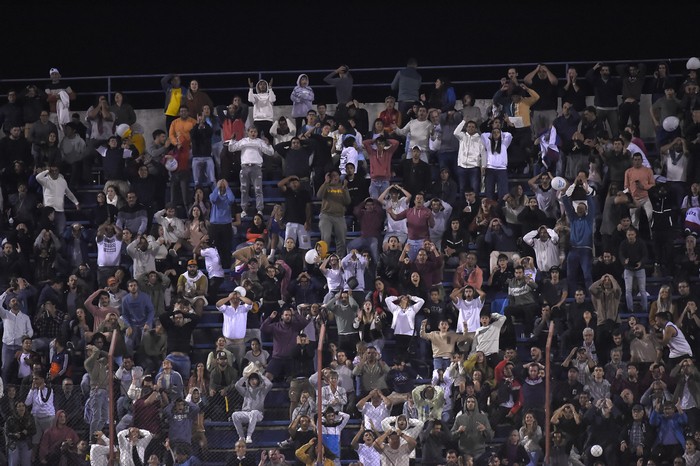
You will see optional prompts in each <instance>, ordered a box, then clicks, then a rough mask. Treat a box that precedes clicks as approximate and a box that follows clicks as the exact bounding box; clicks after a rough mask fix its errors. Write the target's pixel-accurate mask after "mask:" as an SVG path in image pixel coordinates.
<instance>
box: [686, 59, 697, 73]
mask: <svg viewBox="0 0 700 466" xmlns="http://www.w3.org/2000/svg"><path fill="white" fill-rule="evenodd" d="M685 67H686V68H687V69H689V70H697V69H700V59H698V57H690V58H689V59H688V62H687V63H686V64H685Z"/></svg>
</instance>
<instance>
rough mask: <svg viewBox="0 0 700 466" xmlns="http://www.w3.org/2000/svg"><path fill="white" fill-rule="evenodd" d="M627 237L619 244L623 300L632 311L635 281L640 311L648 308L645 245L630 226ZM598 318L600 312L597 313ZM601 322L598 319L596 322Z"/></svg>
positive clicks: (645, 310) (628, 309)
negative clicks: (623, 269)
mask: <svg viewBox="0 0 700 466" xmlns="http://www.w3.org/2000/svg"><path fill="white" fill-rule="evenodd" d="M626 236H627V239H626V241H623V242H622V244H620V262H621V263H622V265H623V267H624V268H625V271H624V275H623V276H624V277H625V300H626V302H627V312H634V308H633V294H632V289H633V284H634V282H635V281H636V282H637V287H638V289H639V294H640V296H641V299H642V312H644V313H646V312H647V311H648V310H649V304H648V298H647V273H646V269H645V268H644V266H645V265H646V262H647V245H646V244H644V242H643V241H642V240H640V239H639V238H637V230H636V229H635V228H634V227H631V228H630V229H629V230H627V235H626ZM598 319H600V313H599V314H598ZM600 323H601V322H600V321H598V324H600Z"/></svg>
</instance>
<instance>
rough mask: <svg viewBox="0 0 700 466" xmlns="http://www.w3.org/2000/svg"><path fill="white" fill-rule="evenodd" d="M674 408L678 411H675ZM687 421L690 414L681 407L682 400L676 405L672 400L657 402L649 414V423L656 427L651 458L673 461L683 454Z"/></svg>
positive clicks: (660, 460)
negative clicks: (684, 430) (684, 431)
mask: <svg viewBox="0 0 700 466" xmlns="http://www.w3.org/2000/svg"><path fill="white" fill-rule="evenodd" d="M674 408H675V410H676V411H677V412H674ZM687 422H688V416H687V415H686V414H685V413H684V412H683V410H682V409H681V407H680V400H679V403H677V404H676V405H675V406H674V405H673V403H672V402H671V401H666V402H664V403H661V402H660V401H659V402H657V403H656V404H655V406H654V407H653V409H652V410H651V414H650V415H649V423H650V424H651V425H652V426H654V427H656V439H655V441H654V444H653V445H652V448H651V458H654V459H655V460H656V461H659V462H672V461H673V459H674V458H676V457H678V456H681V455H683V451H684V450H685V436H684V435H683V429H684V426H685V425H686V424H687Z"/></svg>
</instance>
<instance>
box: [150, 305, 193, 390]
mask: <svg viewBox="0 0 700 466" xmlns="http://www.w3.org/2000/svg"><path fill="white" fill-rule="evenodd" d="M159 320H160V323H161V324H162V325H163V328H164V329H165V331H166V333H167V337H168V344H167V352H168V355H167V356H166V359H167V360H169V361H170V362H171V364H172V365H173V366H174V369H175V370H176V371H177V372H178V373H179V374H180V376H181V377H182V379H183V380H185V381H186V380H187V379H188V378H189V376H190V371H191V362H190V357H189V353H190V350H191V345H190V341H191V340H192V333H193V332H194V330H195V328H196V327H197V324H198V323H199V316H198V315H197V314H196V313H195V312H193V311H192V310H191V309H190V311H189V312H185V311H183V310H180V309H174V310H173V312H172V313H170V314H166V313H163V314H161V315H160V316H159ZM173 399H174V398H173Z"/></svg>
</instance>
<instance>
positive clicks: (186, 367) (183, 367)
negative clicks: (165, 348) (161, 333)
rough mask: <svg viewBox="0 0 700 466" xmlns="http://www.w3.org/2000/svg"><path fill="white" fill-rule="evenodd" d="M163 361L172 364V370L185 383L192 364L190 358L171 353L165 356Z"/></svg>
mask: <svg viewBox="0 0 700 466" xmlns="http://www.w3.org/2000/svg"><path fill="white" fill-rule="evenodd" d="M165 359H167V360H168V361H170V362H171V363H172V364H173V370H174V371H176V372H178V373H179V374H180V376H181V377H182V380H184V381H187V379H189V378H190V371H191V370H192V363H191V362H190V358H189V357H188V356H183V355H180V354H172V353H171V354H169V355H167V356H166V357H165Z"/></svg>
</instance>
